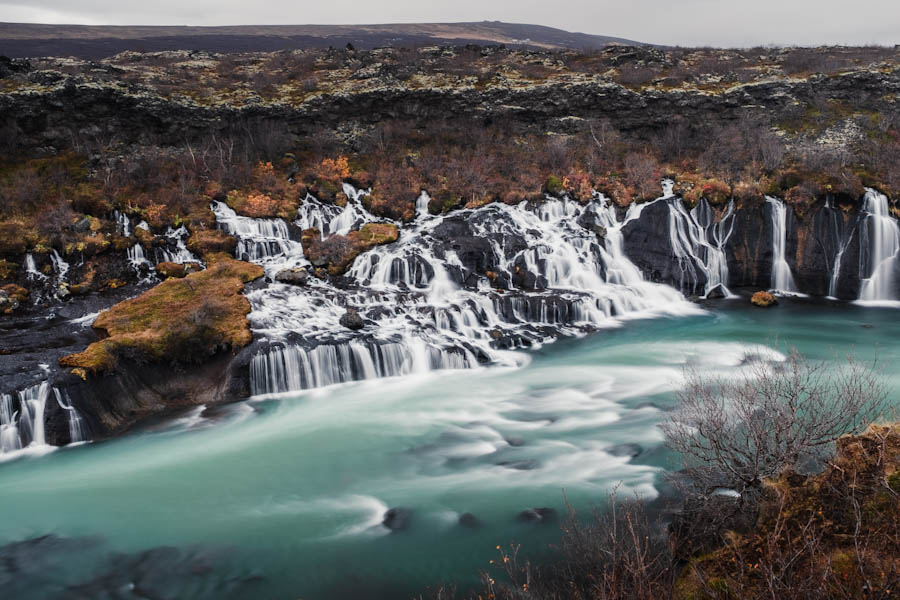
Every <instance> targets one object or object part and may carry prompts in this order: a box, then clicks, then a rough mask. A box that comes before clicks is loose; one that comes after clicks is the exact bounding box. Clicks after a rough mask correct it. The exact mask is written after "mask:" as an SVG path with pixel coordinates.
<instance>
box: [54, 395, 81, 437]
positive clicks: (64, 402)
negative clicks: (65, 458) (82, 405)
mask: <svg viewBox="0 0 900 600" xmlns="http://www.w3.org/2000/svg"><path fill="white" fill-rule="evenodd" d="M53 394H54V396H55V397H56V403H57V404H59V407H60V408H62V409H63V410H65V411H66V418H67V419H68V422H69V443H70V444H77V443H79V442H85V441H87V439H88V435H87V426H86V425H85V423H84V419H82V417H81V413H79V412H78V410H77V409H76V408H75V407H74V406H72V401H71V400H70V399H69V394H68V392H66V391H65V390H63V391H59V390H58V389H56V388H53Z"/></svg>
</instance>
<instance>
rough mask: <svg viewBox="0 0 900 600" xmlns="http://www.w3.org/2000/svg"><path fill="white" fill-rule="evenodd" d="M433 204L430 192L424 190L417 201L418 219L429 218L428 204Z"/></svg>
mask: <svg viewBox="0 0 900 600" xmlns="http://www.w3.org/2000/svg"><path fill="white" fill-rule="evenodd" d="M430 202H431V196H429V195H428V192H426V191H425V190H422V193H421V194H419V198H418V199H417V200H416V218H417V219H423V218H425V217H427V216H428V204H429V203H430Z"/></svg>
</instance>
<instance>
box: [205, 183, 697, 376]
mask: <svg viewBox="0 0 900 600" xmlns="http://www.w3.org/2000/svg"><path fill="white" fill-rule="evenodd" d="M348 187H349V186H348ZM347 192H349V193H347V196H348V198H351V200H350V202H352V203H353V206H354V208H353V210H354V214H355V217H354V228H355V227H359V226H360V225H361V224H363V223H365V222H371V221H382V222H383V221H385V219H379V218H377V217H375V216H374V215H372V214H370V213H368V211H366V210H365V208H364V207H363V206H362V205H361V204H360V203H358V202H357V201H356V199H357V198H358V197H359V192H355V190H353V189H352V188H350V189H349V190H347ZM422 198H423V197H422V196H420V197H419V201H418V202H417V204H418V205H419V207H420V208H422V207H423V206H424V204H425V201H424V200H423V199H422ZM348 204H349V203H348ZM226 209H227V207H223V206H221V205H219V206H214V211H215V212H216V215H217V217H218V218H219V223H220V226H221V227H222V228H223V229H226V230H228V231H231V232H234V233H235V234H236V235H237V236H238V238H239V240H240V246H239V247H243V248H249V247H252V246H253V245H254V244H260V243H263V244H265V243H267V242H270V241H272V240H273V239H278V240H280V243H279V244H275V245H272V246H267V248H268V249H270V250H272V251H270V252H268V253H264V254H262V253H261V254H260V255H257V256H256V257H255V258H253V260H254V262H257V263H259V264H262V265H264V266H266V268H267V270H269V269H270V268H271V269H272V270H275V269H277V268H283V267H284V266H287V265H291V264H306V261H305V259H303V258H302V248H300V251H299V252H298V248H297V247H299V244H297V247H294V246H292V245H289V244H283V242H285V241H286V240H287V239H288V238H287V236H285V235H273V232H278V231H284V230H282V227H286V224H285V223H284V222H283V221H280V220H266V219H248V218H245V217H238V216H237V215H234V213H233V211H230V209H228V210H226ZM317 209H320V210H317ZM345 210H346V208H345ZM299 212H300V215H301V216H300V217H298V220H297V223H296V224H297V225H298V226H299V227H304V228H305V227H310V226H312V227H317V228H319V226H322V227H321V229H320V230H322V231H323V235H326V236H327V234H324V232H325V231H330V232H332V233H334V232H337V231H344V230H345V229H344V228H345V227H346V224H342V223H343V222H341V221H339V222H338V223H335V219H336V218H340V216H341V214H343V213H344V211H342V212H341V213H337V214H336V213H335V212H334V210H333V207H330V206H329V205H326V204H323V203H319V202H318V201H316V200H315V199H310V198H307V200H306V201H305V202H304V203H303V206H301V208H300V211H299ZM417 212H418V215H417V219H416V221H415V222H413V223H411V224H405V225H404V224H400V223H398V224H397V225H399V226H400V239H399V240H398V241H397V242H396V243H393V244H388V245H385V246H379V247H376V248H374V249H372V250H370V251H368V252H365V253H363V254H361V255H360V256H359V257H357V258H356V260H355V261H354V263H353V264H352V266H351V267H350V270H349V271H348V273H347V278H346V280H345V282H344V283H341V284H340V286H334V285H332V284H330V283H327V282H324V281H321V280H319V279H316V278H312V277H311V278H310V279H309V281H308V282H307V284H306V285H305V286H304V287H303V288H297V287H294V286H290V285H286V284H279V283H273V284H270V285H269V286H268V287H266V288H262V289H258V290H254V291H251V292H249V293H248V298H249V299H250V301H251V304H252V306H253V312H252V313H251V314H250V316H249V318H250V321H251V324H252V327H253V329H254V332H255V334H256V336H255V337H256V338H257V339H258V340H260V341H259V345H260V347H261V348H260V350H258V351H257V352H256V354H255V355H254V357H253V358H252V361H251V365H250V369H251V387H252V390H253V393H255V394H270V393H280V392H288V391H294V390H300V389H305V388H310V387H320V386H324V385H331V384H334V383H342V382H346V381H354V380H360V379H370V378H376V377H388V376H396V375H405V374H410V373H420V372H427V371H433V370H439V369H459V368H473V367H477V366H479V365H482V364H502V365H509V366H515V365H518V364H521V363H522V361H523V360H526V357H525V356H524V355H522V354H520V353H517V352H510V349H515V348H521V347H526V346H530V345H534V344H539V343H542V342H544V341H548V340H552V339H554V338H556V337H558V336H560V335H580V334H583V333H585V332H588V331H591V330H595V329H597V328H599V327H616V326H619V325H620V324H621V320H622V319H625V318H635V317H640V316H650V315H657V314H685V313H690V312H696V311H698V310H699V309H697V308H696V307H694V306H693V305H691V304H689V303H687V302H686V301H685V300H684V298H683V296H682V295H681V294H680V293H678V292H677V291H675V290H673V289H671V288H669V287H667V286H663V285H657V284H653V283H650V282H647V281H644V279H643V277H642V275H641V273H640V271H639V270H638V269H637V268H636V267H635V266H634V265H633V264H632V263H631V262H630V261H629V260H628V259H627V257H626V256H625V255H624V252H623V251H622V241H621V232H620V230H621V227H622V225H623V224H624V223H625V222H627V221H628V220H629V219H631V218H637V217H638V216H639V214H640V209H639V207H636V208H635V209H634V210H633V211H630V212H629V214H628V216H627V217H626V219H625V220H624V221H623V222H618V221H617V220H616V213H615V210H614V207H613V206H612V205H611V203H610V202H609V201H608V200H607V199H606V198H604V197H603V196H602V195H599V194H597V195H595V196H594V199H593V200H592V201H591V202H589V203H588V204H587V205H586V206H583V205H580V204H578V203H577V202H574V201H571V200H568V199H564V200H558V199H551V198H548V199H546V200H545V201H544V202H541V203H539V204H537V205H533V204H530V203H526V202H523V203H521V204H519V205H518V206H508V205H504V204H492V205H488V206H485V207H482V208H479V209H472V210H463V211H458V212H455V213H452V214H451V215H448V216H432V215H429V214H427V212H426V211H425V210H420V211H417ZM583 218H590V219H591V220H593V221H594V222H597V223H599V224H601V225H602V226H603V227H604V228H605V229H606V235H605V239H603V240H601V239H600V238H598V236H597V235H596V234H595V233H593V231H591V230H589V229H587V228H585V227H582V226H581V225H579V223H578V221H579V219H583ZM273 221H274V222H273ZM338 224H342V226H341V227H337V225H338ZM326 225H327V227H326ZM459 228H463V229H466V231H463V232H459V231H458V230H459ZM454 232H457V233H454ZM457 235H461V236H463V237H464V238H465V239H467V240H475V241H474V242H472V243H474V244H476V246H477V252H476V250H474V249H471V248H467V247H459V245H458V244H457V243H456V239H457ZM485 260H488V262H489V263H490V264H491V265H494V266H493V267H492V269H493V270H492V271H490V272H488V273H487V275H486V274H485V272H484V271H482V270H481V269H483V268H484V267H478V265H479V264H481V263H483V262H484V261H485ZM270 272H271V271H270ZM354 282H355V283H354ZM346 307H353V308H354V309H356V310H357V311H358V312H359V314H360V315H361V316H362V317H363V319H364V322H365V326H364V327H363V329H362V330H360V331H350V330H348V329H346V328H345V327H343V326H341V325H340V324H339V322H338V321H339V320H340V318H341V316H342V315H343V314H344V312H345V310H346Z"/></svg>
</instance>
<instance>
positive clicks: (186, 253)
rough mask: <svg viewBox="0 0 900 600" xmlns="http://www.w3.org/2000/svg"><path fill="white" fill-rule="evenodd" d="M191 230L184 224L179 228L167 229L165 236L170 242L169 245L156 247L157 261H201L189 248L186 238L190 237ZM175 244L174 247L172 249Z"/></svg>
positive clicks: (182, 262) (183, 262)
mask: <svg viewBox="0 0 900 600" xmlns="http://www.w3.org/2000/svg"><path fill="white" fill-rule="evenodd" d="M190 235H191V234H190V232H189V231H188V230H187V228H186V227H185V226H184V225H182V226H181V227H179V228H178V229H172V228H171V227H169V228H168V229H167V230H166V233H165V238H166V241H167V242H168V244H169V246H168V247H162V248H157V249H156V256H157V261H156V262H157V263H161V262H171V263H179V264H185V263H191V262H196V263H199V262H200V261H199V260H198V259H197V257H196V256H194V255H193V254H191V251H190V250H188V249H187V244H186V243H185V240H186V239H187V238H189V237H190ZM172 246H174V249H172Z"/></svg>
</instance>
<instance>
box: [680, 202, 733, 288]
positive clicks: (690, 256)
mask: <svg viewBox="0 0 900 600" xmlns="http://www.w3.org/2000/svg"><path fill="white" fill-rule="evenodd" d="M666 202H668V205H669V243H670V244H671V246H672V251H673V252H674V254H675V258H676V259H677V260H678V265H679V267H680V268H681V282H680V283H681V289H687V288H689V287H691V286H696V285H697V284H698V283H699V282H700V281H701V279H702V280H703V281H705V283H704V286H703V295H704V296H705V295H707V294H709V293H710V292H711V291H713V290H714V289H715V288H717V287H718V288H720V289H721V291H722V293H723V294H724V295H725V296H730V295H731V292H730V291H729V290H728V259H727V257H726V255H725V244H726V243H727V242H728V238H730V237H731V233H732V230H733V228H734V201H733V200H732V201H729V202H728V206H727V208H726V209H725V212H724V213H723V214H722V216H721V218H719V219H716V215H715V213H714V212H713V209H712V207H711V206H710V205H709V202H707V200H706V198H701V199H700V202H699V203H698V204H697V206H695V207H694V208H693V209H691V211H690V212H688V210H687V208H685V206H684V202H683V201H682V200H681V198H676V197H669V198H668V199H666Z"/></svg>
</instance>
